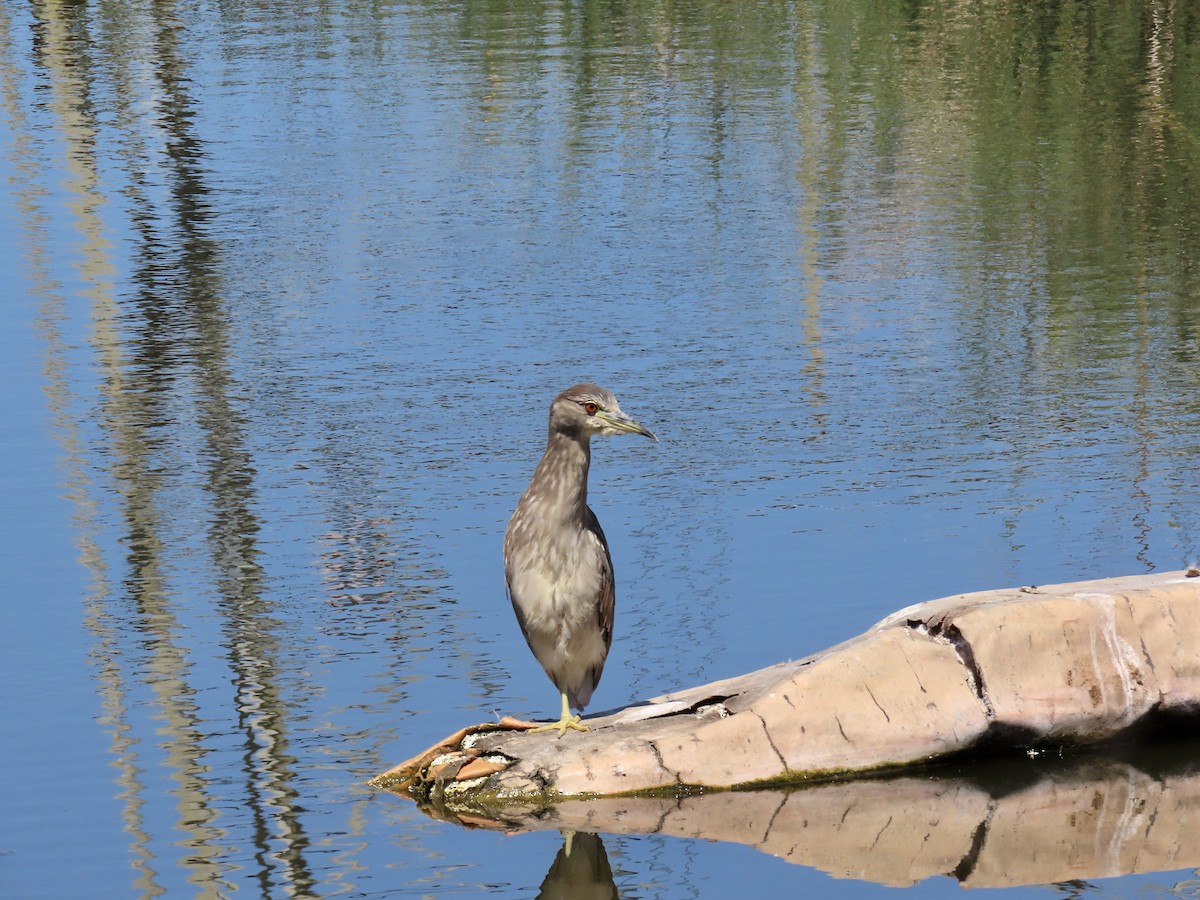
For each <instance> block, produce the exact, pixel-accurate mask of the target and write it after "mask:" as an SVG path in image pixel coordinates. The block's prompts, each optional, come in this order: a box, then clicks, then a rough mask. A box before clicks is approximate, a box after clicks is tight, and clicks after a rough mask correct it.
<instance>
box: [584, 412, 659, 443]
mask: <svg viewBox="0 0 1200 900" xmlns="http://www.w3.org/2000/svg"><path fill="white" fill-rule="evenodd" d="M596 418H597V419H603V420H604V421H605V422H607V423H608V424H609V425H611V426H612V427H613V428H614V429H616V430H617V431H621V432H627V433H629V434H644V435H645V436H646V437H648V438H650V440H652V441H654V442H655V443H658V437H657V435H655V433H654V432H653V431H651V430H650V429H649V428H647V427H646V426H645V425H641V424H639V423H637V422H635V421H634V420H633V419H631V418H629V416H627V415H625V413H622V412H608V411H607V410H603V409H602V410H600V411H599V412H598V413H596Z"/></svg>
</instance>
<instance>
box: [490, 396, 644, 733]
mask: <svg viewBox="0 0 1200 900" xmlns="http://www.w3.org/2000/svg"><path fill="white" fill-rule="evenodd" d="M613 434H640V435H644V436H645V437H648V438H650V439H651V440H653V441H655V442H656V443H657V441H658V438H657V437H656V436H655V434H654V432H652V431H651V430H650V429H649V428H646V427H645V426H644V425H641V424H639V423H638V422H636V421H634V420H633V419H631V418H630V417H629V416H627V415H625V413H623V412H621V407H620V406H619V405H618V404H617V398H616V397H614V396H613V394H612V392H611V391H608V390H606V389H604V388H602V387H599V386H598V385H595V384H577V385H575V386H574V387H569V388H567V389H566V390H565V391H563V392H562V393H560V394H559V395H558V396H557V397H555V398H554V401H553V402H552V403H551V404H550V425H549V434H548V436H547V438H546V452H545V453H544V454H543V455H542V459H541V461H540V462H539V463H538V464H537V468H536V469H535V470H534V473H533V479H532V480H531V481H530V482H529V487H527V488H526V489H525V492H524V493H523V494H522V495H521V499H520V500H519V501H518V503H517V508H516V511H515V512H514V513H513V516H512V519H511V520H510V521H509V523H508V529H507V530H506V531H505V534H504V581H505V587H506V589H507V592H508V598H509V600H510V601H511V602H512V606H513V611H514V612H515V613H516V616H517V622H518V623H519V624H520V626H521V632H522V633H523V634H524V635H525V641H526V643H527V644H529V649H530V650H532V651H533V655H534V656H535V657H536V658H537V661H538V662H539V663H541V665H542V668H543V669H544V670H545V671H546V674H547V675H548V676H549V677H550V680H551V681H552V682H554V685H555V687H557V688H558V691H559V694H560V695H561V698H562V716H561V717H560V718H559V720H558V721H557V722H553V723H550V724H547V725H541V726H538V727H537V728H534V729H532V730H531V733H532V732H538V731H557V732H558V736H559V738H560V739H561V738H562V737H563V736H564V735H565V734H566V733H567V730H568V729H573V730H575V731H588V730H589V728H588V726H586V725H584V724H583V723H582V722H581V720H580V719H581V716H580V715H574V716H573V715H571V709H572V708H574V709H577V710H579V711H580V713H582V711H583V709H584V707H586V706H587V704H588V701H590V700H591V698H592V691H593V690H595V688H596V684H597V682H599V681H600V674H601V672H603V671H604V661H605V659H607V657H608V649H609V647H610V646H611V645H612V632H613V616H614V612H615V605H616V591H615V587H616V582H615V581H614V578H613V565H612V555H611V554H610V553H609V550H608V541H607V540H606V539H605V537H604V531H603V530H602V529H601V528H600V522H599V520H597V518H596V514H595V513H594V512H592V510H591V508H590V507H589V506H588V504H587V486H588V468H589V466H590V465H591V459H592V448H591V440H592V438H593V437H595V436H596V435H613Z"/></svg>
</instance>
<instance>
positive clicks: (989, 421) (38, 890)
mask: <svg viewBox="0 0 1200 900" xmlns="http://www.w3.org/2000/svg"><path fill="white" fill-rule="evenodd" d="M1195 24H1196V23H1195V21H1194V14H1193V13H1192V12H1191V11H1190V10H1189V9H1188V8H1186V7H1184V6H1180V5H1178V4H1173V3H1171V2H1167V0H1158V2H1147V3H1130V4H1126V5H1125V6H1122V7H1120V8H1118V9H1115V10H1113V9H1109V8H1108V5H1107V4H1103V5H1102V4H1092V3H1086V2H1081V3H1073V4H1062V5H1060V6H1057V7H1047V8H1045V9H1039V10H1037V11H1032V12H1031V11H1028V10H1025V9H1023V8H1022V7H1017V6H1013V5H1011V4H1008V3H1002V2H996V3H990V4H982V5H980V4H956V3H949V4H940V5H922V4H886V3H885V4H877V3H867V2H830V3H817V4H788V3H775V2H748V3H741V4H737V5H735V6H730V5H728V4H719V3H701V4H699V5H696V6H693V7H689V8H688V9H676V8H674V7H671V6H670V5H665V4H655V3H648V4H636V3H634V4H618V5H616V6H612V5H611V4H610V5H603V6H602V5H596V4H592V3H588V2H583V3H575V4H570V3H552V2H547V3H541V2H532V3H525V2H520V3H507V4H492V3H488V2H484V0H468V2H465V3H457V4H454V3H440V2H427V3H420V2H411V3H403V2H397V3H383V4H359V3H331V4H311V5H299V6H298V5H296V4H289V5H288V6H287V7H286V8H284V7H280V6H278V5H275V4H270V3H237V4H218V5H207V4H166V5H163V4H159V5H154V6H151V7H145V6H144V5H143V4H134V3H121V2H117V3H108V4H93V5H87V4H79V5H74V6H69V7H67V6H61V5H57V4H48V3H44V2H33V3H29V4H20V3H16V2H9V0H2V2H0V38H2V41H0V89H2V96H3V101H2V102H0V110H2V113H0V123H2V125H0V171H2V174H3V179H4V185H5V188H4V203H3V206H2V207H0V208H2V209H3V217H2V218H0V254H2V255H0V263H2V269H0V271H2V272H3V273H4V279H3V283H4V303H5V310H6V313H7V315H6V327H5V329H3V331H2V332H0V334H2V335H3V336H2V338H0V340H2V341H3V345H2V348H0V360H3V362H2V365H3V367H4V369H3V374H4V376H5V377H4V379H3V381H2V382H0V383H2V384H3V385H4V387H3V391H2V393H0V396H2V397H3V404H4V405H3V418H4V423H5V424H4V427H3V429H0V447H3V453H4V466H3V467H2V468H0V479H2V485H0V487H2V490H3V496H4V497H5V504H4V520H3V524H4V541H3V543H2V544H0V564H2V565H3V571H4V572H5V579H4V584H5V590H4V602H3V605H2V607H0V608H2V609H3V617H4V621H3V623H2V624H3V628H2V629H0V650H2V653H0V660H3V662H2V666H3V678H2V679H0V681H2V682H3V684H4V689H3V690H2V691H0V702H2V703H3V706H2V709H3V712H4V714H5V715H4V721H5V722H6V723H8V724H7V725H6V727H5V739H4V741H3V742H0V771H3V772H4V775H5V783H6V788H5V794H6V815H5V817H4V824H3V825H2V826H0V887H2V888H3V890H4V892H5V893H6V895H12V896H20V897H65V896H154V895H158V894H163V893H165V894H170V895H188V894H198V895H210V896H224V895H227V894H231V893H233V892H234V891H235V890H238V891H241V892H247V891H248V892H250V894H251V895H256V894H257V895H261V896H281V895H285V894H297V895H300V896H329V895H336V894H340V893H344V894H348V895H350V896H376V895H383V894H389V893H398V894H406V895H407V894H419V895H432V896H441V895H445V894H468V895H470V894H478V893H484V892H487V893H491V894H495V895H498V896H514V897H516V896H532V895H534V894H536V893H537V891H538V888H539V886H540V885H541V884H542V881H543V879H544V878H545V877H546V873H547V871H548V870H549V868H550V866H551V863H552V862H553V860H554V858H555V854H556V853H557V852H558V849H559V847H560V844H561V839H560V838H559V837H558V835H557V834H553V833H534V834H529V835H522V836H514V837H504V836H501V835H497V834H493V833H488V832H466V831H464V830H461V829H457V828H453V827H451V826H449V825H446V824H444V823H439V822H434V821H432V820H429V819H426V818H425V817H424V816H423V815H422V814H421V813H419V812H417V811H416V810H415V809H413V808H412V807H411V806H409V805H408V804H406V803H404V802H401V801H399V800H397V799H396V798H393V797H389V796H384V795H380V794H377V793H375V792H372V791H370V790H368V789H367V788H365V787H364V786H363V785H362V782H363V781H364V780H365V779H366V778H368V777H369V776H371V775H373V774H375V773H377V772H379V771H381V770H383V769H385V768H387V767H388V766H390V765H392V764H393V763H395V762H397V761H399V760H401V759H403V758H406V757H408V756H410V755H412V754H413V753H415V752H416V751H417V750H419V749H421V748H423V747H424V746H426V745H428V744H430V743H432V742H433V741H434V740H436V739H438V738H440V737H442V736H444V735H446V734H448V733H450V732H452V731H454V730H455V729H457V728H458V727H460V726H462V725H464V724H467V723H470V722H475V721H481V720H486V719H491V718H493V717H494V716H495V715H499V714H505V713H509V714H514V715H519V716H549V715H551V714H554V713H556V712H557V700H556V698H555V696H554V690H553V688H552V686H551V685H550V684H549V683H548V682H547V681H546V680H545V678H544V676H543V675H542V673H541V671H540V669H539V668H538V667H537V664H536V663H535V662H534V661H533V659H532V657H531V656H530V654H529V653H528V652H527V650H526V649H525V647H524V645H523V642H522V641H521V638H520V634H519V632H518V630H517V628H516V625H515V622H514V620H513V617H512V613H511V610H510V609H509V608H508V604H507V601H506V600H505V599H504V595H503V587H502V582H501V569H500V560H499V550H500V542H501V539H502V534H503V529H504V525H505V522H506V521H507V517H508V516H509V515H510V513H511V511H512V507H513V506H514V504H515V502H516V498H517V497H518V496H519V494H520V492H521V490H522V489H523V487H524V485H525V483H526V481H527V479H528V477H529V475H530V474H531V472H532V469H533V466H534V464H535V463H536V460H537V457H538V454H539V453H540V450H541V442H542V440H543V429H544V421H545V413H546V406H547V404H548V402H549V400H550V398H551V397H552V396H553V395H554V394H555V393H556V392H557V391H558V390H559V389H561V388H562V387H565V386H567V385H569V384H572V383H575V382H577V381H581V380H595V381H598V382H600V383H602V384H604V385H606V386H608V387H610V388H612V389H613V390H614V391H615V392H616V394H617V396H618V397H619V398H620V399H621V402H622V406H623V408H624V409H626V411H628V412H629V413H631V414H632V415H634V416H636V417H637V418H638V419H639V420H641V421H643V422H645V423H646V424H647V425H648V426H650V427H651V428H653V429H654V430H655V431H656V432H657V433H658V434H659V436H660V437H661V438H662V439H663V440H662V443H661V444H660V445H658V446H654V445H651V444H649V443H648V442H645V441H633V440H617V439H614V440H611V441H606V442H604V443H603V444H598V445H597V447H596V454H595V456H596V458H595V462H594V465H593V490H592V505H593V506H594V508H595V509H596V511H597V513H598V514H599V516H600V519H601V521H602V522H603V524H604V527H605V530H606V533H607V534H608V536H609V539H610V542H611V544H612V546H613V550H614V557H615V564H616V568H617V575H618V617H617V629H616V636H615V643H614V649H613V653H612V655H611V656H610V659H609V664H608V667H607V669H606V672H605V676H604V680H603V681H602V683H601V685H600V688H599V690H598V692H597V695H596V698H595V701H594V702H595V708H596V709H602V708H605V707H617V706H620V705H623V704H625V703H628V702H631V701H635V700H638V699H641V698H644V697H647V696H651V695H654V694H657V693H661V692H662V691H664V690H669V689H672V688H677V687H682V686H686V685H691V684H697V683H701V682H703V681H707V680H712V679H716V678H720V677H725V676H728V675H732V674H736V673H740V672H744V671H748V670H751V669H754V668H757V667H760V666H763V665H767V664H770V663H772V662H775V661H777V660H779V659H784V658H794V657H799V656H803V655H806V654H808V653H811V652H814V651H816V650H819V649H821V648H823V647H825V646H828V645H831V644H833V643H836V642H838V641H840V640H843V639H845V638H847V637H849V636H852V635H853V634H856V633H858V632H860V631H862V630H863V629H864V628H866V627H868V626H869V625H871V624H872V623H873V622H875V621H876V620H878V619H880V618H882V617H883V616H885V615H886V614H887V613H889V612H891V611H892V610H894V609H896V608H899V607H901V606H904V605H907V604H909V603H912V602H915V601H918V600H923V599H929V598H933V597H938V596H942V595H946V594H951V593H957V592H960V591H968V590H975V589H985V588H990V587H1000V586H1006V585H1013V584H1028V583H1034V584H1042V583H1052V582H1057V581H1070V580H1076V579H1081V578H1089V577H1102V576H1107V575H1116V574H1124V573H1136V572H1144V571H1153V570H1163V569H1174V568H1178V567H1180V566H1181V565H1183V564H1186V563H1189V562H1194V561H1196V560H1197V558H1198V556H1200V553H1198V552H1197V550H1198V546H1200V515H1198V513H1197V509H1198V507H1197V504H1196V502H1195V501H1196V474H1195V473H1196V461H1197V459H1198V458H1200V427H1198V426H1200V400H1198V399H1197V398H1198V397H1200V392H1198V391H1197V388H1198V386H1200V385H1198V384H1197V381H1198V373H1200V365H1198V362H1200V331H1198V329H1197V318H1198V315H1197V314H1198V311H1200V304H1198V302H1197V297H1200V285H1198V283H1197V282H1198V270H1197V268H1196V265H1195V260H1197V259H1200V206H1198V205H1197V204H1196V203H1195V196H1196V185H1197V175H1198V174H1200V149H1198V146H1200V145H1197V143H1196V135H1197V134H1200V94H1198V92H1200V72H1198V71H1197V68H1198V66H1200V44H1198V42H1197V36H1196V35H1197V30H1196V27H1195ZM604 847H605V849H606V852H607V856H608V859H609V862H610V864H611V867H612V870H613V873H614V878H615V881H616V884H617V886H618V888H619V890H620V892H621V895H622V896H626V897H683V896H689V897H690V896H696V895H699V896H705V897H720V896H727V895H731V894H734V893H744V892H751V893H758V894H765V893H777V892H779V891H780V890H787V891H789V892H800V891H805V890H808V891H820V892H821V893H822V894H826V895H832V896H847V897H849V896H854V897H859V896H870V895H872V894H873V893H876V892H878V893H882V892H884V891H885V890H887V889H885V888H883V887H878V886H876V885H875V884H874V883H873V882H872V881H870V880H862V879H860V880H849V881H844V880H831V879H830V878H829V877H828V876H826V875H825V874H823V873H822V872H821V871H819V869H816V868H809V867H807V866H805V865H790V864H788V863H786V862H783V861H782V860H780V859H776V858H774V857H772V856H770V855H768V854H765V853H761V852H758V851H756V850H754V849H751V848H748V847H743V846H739V845H737V844H720V843H719V844H712V843H708V842H703V841H690V840H687V839H683V838H678V837H670V836H667V835H649V836H638V835H608V836H607V837H606V838H605V839H604ZM1189 877H1191V876H1189V875H1188V874H1187V873H1186V872H1183V873H1180V872H1175V873H1170V872H1168V873H1163V874H1160V875H1139V876H1126V877H1124V878H1118V879H1115V880H1103V881H1098V882H1096V884H1095V885H1091V886H1086V887H1085V888H1079V889H1080V890H1083V889H1087V890H1089V891H1092V892H1094V893H1098V894H1100V895H1102V896H1124V895H1126V894H1130V893H1133V892H1135V891H1137V892H1149V893H1151V894H1154V893H1159V894H1169V892H1170V891H1171V890H1172V889H1174V888H1176V887H1178V890H1179V891H1185V890H1186V889H1187V887H1186V885H1187V882H1186V879H1187V878H1189ZM916 890H918V891H919V892H920V893H921V895H922V896H930V895H939V894H950V893H955V894H956V893H957V891H958V887H957V885H956V884H955V883H954V881H953V880H952V879H951V878H943V879H934V880H932V881H926V882H924V883H922V884H921V885H920V887H918V888H917V889H916ZM1055 890H1056V889H1053V888H1050V887H1045V888H1037V887H1032V888H1021V889H1018V888H1014V889H1011V890H1008V891H1006V892H1005V893H1006V895H1008V896H1014V897H1015V896H1024V895H1037V896H1044V895H1046V894H1049V893H1053V892H1055Z"/></svg>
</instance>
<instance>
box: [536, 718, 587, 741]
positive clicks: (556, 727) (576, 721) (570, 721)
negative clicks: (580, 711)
mask: <svg viewBox="0 0 1200 900" xmlns="http://www.w3.org/2000/svg"><path fill="white" fill-rule="evenodd" d="M568 728H569V729H571V730H572V731H591V730H592V729H591V727H590V726H588V725H584V724H583V722H581V721H580V718H579V716H568V715H564V716H563V717H562V718H561V719H559V720H558V721H557V722H547V723H546V724H545V725H539V726H537V728H530V729H529V731H527V732H525V733H526V734H538V733H541V732H546V731H557V732H558V737H559V739H560V740H561V739H562V737H563V735H565V734H566V733H567V729H568Z"/></svg>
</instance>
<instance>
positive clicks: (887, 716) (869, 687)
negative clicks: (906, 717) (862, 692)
mask: <svg viewBox="0 0 1200 900" xmlns="http://www.w3.org/2000/svg"><path fill="white" fill-rule="evenodd" d="M863 687H865V688H866V689H867V693H868V694H870V695H871V702H872V703H874V704H875V706H876V707H877V708H878V709H879V711H880V712H881V713H883V717H884V718H885V719H887V721H888V722H889V723H890V722H891V721H892V717H891V716H889V715H888V711H887V710H886V709H884V708H883V707H882V706H880V704H879V701H878V700H876V699H875V692H874V691H872V690H871V685H869V684H867V683H866V682H863Z"/></svg>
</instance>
